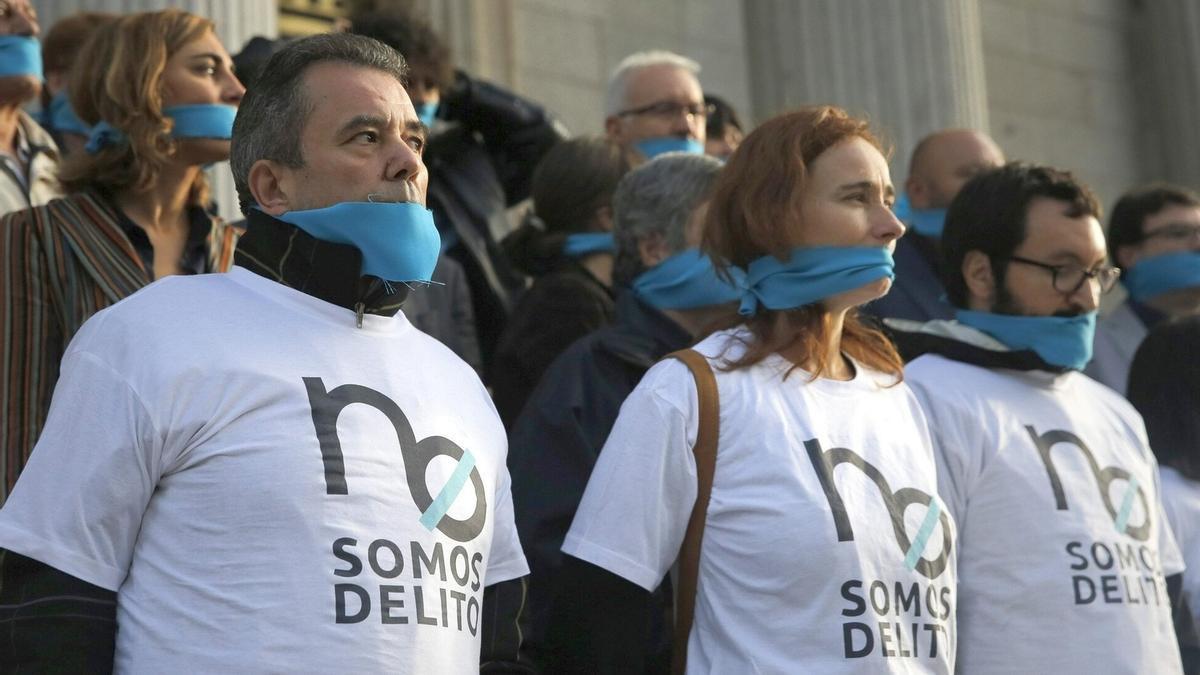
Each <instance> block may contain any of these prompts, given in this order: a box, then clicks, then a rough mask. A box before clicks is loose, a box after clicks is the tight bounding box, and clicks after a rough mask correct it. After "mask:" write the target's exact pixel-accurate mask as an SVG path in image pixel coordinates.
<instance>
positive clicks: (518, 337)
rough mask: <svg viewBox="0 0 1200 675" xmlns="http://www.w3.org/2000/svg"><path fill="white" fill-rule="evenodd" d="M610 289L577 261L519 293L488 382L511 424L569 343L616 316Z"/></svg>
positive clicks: (566, 262)
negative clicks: (522, 293)
mask: <svg viewBox="0 0 1200 675" xmlns="http://www.w3.org/2000/svg"><path fill="white" fill-rule="evenodd" d="M613 311H614V304H613V296H612V291H610V290H609V289H608V288H607V287H606V286H604V284H602V283H600V282H599V281H598V280H597V279H596V277H594V276H592V275H591V273H590V272H588V271H587V270H586V269H584V268H583V267H582V266H581V265H579V263H577V262H575V261H573V260H564V261H563V263H562V264H561V265H560V266H559V268H558V269H556V270H554V271H553V272H550V273H548V274H546V275H544V276H541V277H539V278H538V279H537V281H535V282H533V286H532V287H530V289H529V290H528V291H527V292H526V293H525V295H523V296H522V297H521V300H520V302H518V303H517V307H516V309H514V310H513V313H512V315H510V316H509V317H508V323H507V325H506V326H505V327H504V332H503V333H502V334H501V335H500V341H499V343H498V344H497V345H496V353H495V355H494V357H493V358H492V364H491V369H490V370H489V376H488V382H489V383H490V384H491V385H492V398H493V399H494V400H495V401H496V409H497V410H498V411H499V412H500V419H501V420H503V421H504V426H505V428H507V429H511V428H512V424H513V423H514V422H515V421H516V419H517V415H519V414H520V413H521V408H522V407H524V405H525V401H526V400H527V399H528V398H529V395H530V394H531V393H533V389H534V387H536V386H537V384H538V382H539V381H540V380H541V379H542V375H543V374H544V373H545V372H546V369H547V368H549V367H550V364H551V363H552V362H553V361H554V359H555V358H557V357H558V355H559V354H561V353H562V352H563V350H565V349H566V348H567V347H569V346H571V343H573V342H575V341H576V340H578V339H579V338H581V337H583V336H585V335H587V334H588V333H591V332H592V331H594V330H596V329H598V328H601V327H602V326H605V325H607V324H608V323H609V322H610V321H612V317H613Z"/></svg>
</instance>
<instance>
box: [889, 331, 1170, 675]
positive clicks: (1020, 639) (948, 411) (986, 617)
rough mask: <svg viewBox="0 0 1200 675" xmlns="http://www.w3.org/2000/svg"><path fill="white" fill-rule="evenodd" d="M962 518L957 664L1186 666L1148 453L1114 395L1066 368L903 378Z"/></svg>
mask: <svg viewBox="0 0 1200 675" xmlns="http://www.w3.org/2000/svg"><path fill="white" fill-rule="evenodd" d="M905 381H906V382H908V383H909V385H910V386H912V388H913V390H914V391H915V392H916V393H917V396H918V398H920V399H921V403H922V405H923V407H924V409H925V416H926V417H927V418H928V420H929V429H930V431H931V432H932V433H933V437H934V444H935V447H936V448H937V450H938V459H939V466H938V469H939V481H940V483H941V485H940V491H941V494H942V497H943V498H944V499H945V500H946V503H947V506H948V507H949V508H950V510H951V511H952V512H953V513H954V517H955V520H956V522H957V523H958V528H959V542H960V545H959V547H958V556H959V558H958V573H959V598H960V607H961V612H960V614H959V620H958V628H959V640H958V647H959V651H958V664H959V670H960V671H961V672H963V673H971V674H972V675H974V674H976V673H979V674H982V675H987V674H991V673H1022V674H1025V673H1054V674H1056V675H1066V674H1068V673H1080V674H1084V673H1086V674H1088V675H1092V674H1094V673H1106V674H1114V675H1115V674H1121V673H1130V674H1132V673H1155V674H1156V675H1164V674H1168V673H1173V672H1179V671H1180V662H1179V649H1178V646H1177V644H1176V641H1175V633H1174V628H1173V625H1172V622H1171V613H1170V607H1169V605H1168V602H1167V591H1166V583H1165V580H1164V575H1171V574H1175V573H1178V572H1179V571H1181V570H1182V569H1183V562H1182V560H1181V559H1180V556H1179V550H1178V549H1177V548H1176V545H1175V540H1174V539H1173V538H1172V536H1171V531H1170V528H1168V527H1164V526H1163V520H1162V517H1161V514H1162V507H1161V501H1160V499H1159V491H1158V471H1157V466H1156V463H1155V461H1154V455H1152V454H1151V453H1150V450H1149V449H1148V447H1147V444H1146V436H1145V430H1144V428H1143V425H1142V419H1141V417H1139V416H1138V414H1137V413H1136V412H1135V411H1134V409H1133V408H1132V407H1131V406H1130V405H1129V404H1128V403H1127V402H1126V401H1125V400H1124V399H1122V398H1121V397H1120V396H1118V395H1117V394H1115V393H1114V392H1112V391H1111V390H1110V389H1108V388H1107V387H1105V386H1103V385H1101V384H1098V383H1097V382H1095V381H1093V380H1091V379H1089V378H1088V377H1086V376H1084V375H1082V374H1080V373H1076V372H1072V373H1068V374H1065V375H1061V376H1054V375H1052V374H1050V373H1046V372H1019V371H1012V370H988V369H986V368H982V367H978V366H973V365H969V364H965V363H960V362H956V361H951V360H948V359H945V358H943V357H940V356H933V355H927V356H922V357H920V358H918V359H916V360H915V361H913V362H912V363H911V364H910V365H909V367H908V369H907V371H906V374H905Z"/></svg>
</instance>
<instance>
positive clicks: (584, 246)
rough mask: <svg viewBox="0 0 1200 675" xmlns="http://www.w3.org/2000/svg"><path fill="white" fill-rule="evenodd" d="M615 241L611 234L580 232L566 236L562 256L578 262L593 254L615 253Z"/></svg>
mask: <svg viewBox="0 0 1200 675" xmlns="http://www.w3.org/2000/svg"><path fill="white" fill-rule="evenodd" d="M616 251H617V241H616V239H614V238H613V234H612V232H581V233H579V234H571V235H567V238H566V240H565V241H564V242H563V251H562V252H563V255H565V256H567V257H568V258H572V259H575V260H578V259H579V258H583V257H584V256H588V255H591V254H593V253H616Z"/></svg>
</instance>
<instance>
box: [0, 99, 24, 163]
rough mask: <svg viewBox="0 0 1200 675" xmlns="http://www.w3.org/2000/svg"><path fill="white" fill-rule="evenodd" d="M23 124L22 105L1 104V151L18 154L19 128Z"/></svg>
mask: <svg viewBox="0 0 1200 675" xmlns="http://www.w3.org/2000/svg"><path fill="white" fill-rule="evenodd" d="M20 124H21V106H19V105H15V104H4V105H0V151H2V152H4V153H6V154H9V155H13V156H14V157H15V156H16V154H17V129H18V127H19V126H20Z"/></svg>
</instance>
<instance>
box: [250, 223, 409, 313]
mask: <svg viewBox="0 0 1200 675" xmlns="http://www.w3.org/2000/svg"><path fill="white" fill-rule="evenodd" d="M234 262H235V263H236V264H237V265H238V266H240V267H244V268H246V269H248V270H250V271H251V272H254V273H256V274H259V275H261V276H264V277H266V278H268V279H270V280H271V281H275V282H278V283H281V284H283V285H285V286H288V287H289V288H294V289H296V290H297V291H300V292H301V293H307V294H308V295H311V296H313V297H315V298H319V299H321V300H324V301H325V302H328V303H331V304H334V305H337V306H339V307H345V308H346V309H349V310H350V311H352V312H355V313H356V314H358V315H359V316H360V317H361V315H362V314H377V315H380V316H395V315H396V312H399V311H400V306H401V304H403V303H404V300H405V299H406V298H408V291H409V289H408V286H406V285H404V284H401V283H391V282H388V281H385V280H383V279H380V278H379V277H375V276H371V275H362V274H360V272H361V270H362V253H361V252H360V251H359V250H358V249H357V248H354V247H353V246H349V245H346V244H335V243H332V242H328V241H324V240H321V239H317V238H316V237H314V236H312V235H310V234H308V233H307V232H305V231H304V230H301V229H300V228H298V227H296V226H294V225H291V224H290V223H285V222H283V221H282V220H279V219H277V218H274V217H272V216H269V215H267V214H266V213H263V212H262V211H259V210H258V209H251V210H250V213H249V214H248V215H247V217H246V234H244V235H242V238H241V239H239V240H238V245H237V251H236V252H235V253H234Z"/></svg>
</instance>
